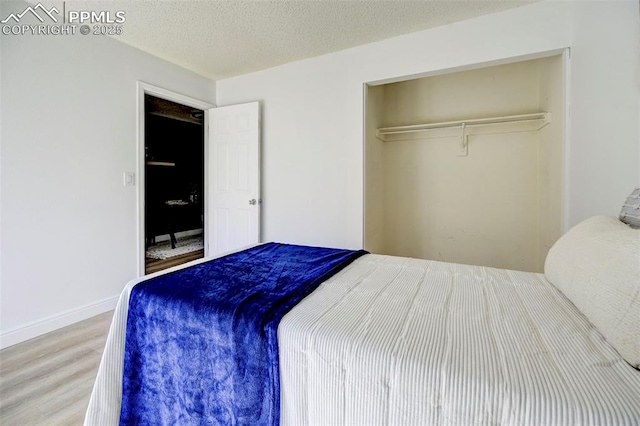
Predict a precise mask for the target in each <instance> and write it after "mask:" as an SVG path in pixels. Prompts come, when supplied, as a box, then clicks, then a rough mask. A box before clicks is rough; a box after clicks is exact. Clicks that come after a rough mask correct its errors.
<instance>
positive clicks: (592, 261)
mask: <svg viewBox="0 0 640 426" xmlns="http://www.w3.org/2000/svg"><path fill="white" fill-rule="evenodd" d="M544 271H545V275H546V277H547V279H548V280H549V281H550V282H551V283H553V285H555V286H556V287H557V288H558V289H559V290H560V291H561V292H562V293H564V295H565V296H566V297H567V298H569V300H571V302H572V303H573V304H574V305H575V306H576V307H577V308H578V309H580V311H582V313H583V314H584V315H585V316H586V317H587V318H588V319H589V321H590V322H591V323H592V324H593V325H594V326H595V327H596V328H597V329H598V330H599V331H600V333H602V335H603V336H604V338H605V339H606V340H607V342H609V344H610V345H611V346H613V347H614V348H615V349H616V350H617V351H618V353H619V354H620V355H621V356H622V357H623V358H624V359H625V360H626V361H627V362H628V363H629V364H631V365H632V366H633V367H635V368H640V229H633V228H631V227H630V226H628V225H626V224H625V223H623V222H621V221H620V220H618V219H617V218H615V217H608V216H595V217H592V218H590V219H587V220H585V221H584V222H582V223H580V224H578V225H576V226H575V227H574V228H572V229H571V230H569V232H567V233H566V234H565V235H563V236H562V237H561V238H560V239H559V240H558V241H557V242H556V244H555V245H554V246H553V247H552V248H551V250H550V251H549V254H548V256H547V260H546V263H545V267H544Z"/></svg>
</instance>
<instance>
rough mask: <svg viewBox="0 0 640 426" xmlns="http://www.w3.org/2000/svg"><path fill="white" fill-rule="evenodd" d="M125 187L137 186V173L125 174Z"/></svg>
mask: <svg viewBox="0 0 640 426" xmlns="http://www.w3.org/2000/svg"><path fill="white" fill-rule="evenodd" d="M124 186H136V173H135V172H124Z"/></svg>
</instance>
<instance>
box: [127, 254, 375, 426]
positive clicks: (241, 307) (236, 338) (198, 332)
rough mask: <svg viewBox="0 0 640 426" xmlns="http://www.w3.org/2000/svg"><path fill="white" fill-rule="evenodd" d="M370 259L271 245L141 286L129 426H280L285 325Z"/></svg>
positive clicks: (131, 325)
mask: <svg viewBox="0 0 640 426" xmlns="http://www.w3.org/2000/svg"><path fill="white" fill-rule="evenodd" d="M365 253H366V252H365V251H362V250H360V251H351V250H338V249H330V248H319V247H304V246H295V245H286V244H278V243H268V244H264V245H261V246H257V247H254V248H251V249H248V250H245V251H242V252H238V253H234V254H231V255H228V256H226V257H222V258H219V259H215V260H212V261H209V262H206V263H201V264H199V265H195V266H192V267H189V268H186V269H182V270H179V271H175V272H173V273H169V274H166V275H162V276H158V277H155V278H152V279H149V280H147V281H143V282H141V283H139V284H137V285H136V286H134V287H133V289H132V291H131V298H130V301H129V314H128V317H127V330H126V341H125V354H124V376H123V389H122V408H121V412H120V424H121V425H278V424H279V421H280V382H279V368H278V341H277V328H278V323H279V322H280V319H281V318H282V317H283V316H284V315H285V314H286V313H287V312H288V311H289V310H291V308H293V307H294V306H295V305H296V304H297V303H298V302H300V301H301V300H302V299H303V298H304V297H306V296H307V295H309V294H310V293H311V292H312V291H313V290H315V288H316V287H318V285H320V284H321V283H322V282H323V281H325V280H327V279H328V278H329V277H331V276H332V275H334V274H335V273H337V272H338V271H340V270H341V269H343V268H344V267H345V266H347V265H348V264H349V263H351V262H352V261H353V260H355V259H356V258H358V257H360V256H362V255H363V254H365Z"/></svg>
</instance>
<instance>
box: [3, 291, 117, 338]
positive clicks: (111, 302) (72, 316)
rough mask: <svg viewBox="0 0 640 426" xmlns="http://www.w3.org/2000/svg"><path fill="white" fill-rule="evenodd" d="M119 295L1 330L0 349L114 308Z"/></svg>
mask: <svg viewBox="0 0 640 426" xmlns="http://www.w3.org/2000/svg"><path fill="white" fill-rule="evenodd" d="M118 298H119V296H113V297H109V298H107V299H104V300H101V301H98V302H95V303H90V304H88V305H84V306H80V307H79V308H74V309H70V310H68V311H65V312H62V313H59V314H56V315H52V316H50V317H47V318H44V319H41V320H38V321H34V322H31V323H28V324H26V325H23V326H20V327H17V328H14V329H12V330H8V331H6V332H2V334H0V349H4V348H7V347H9V346H13V345H15V344H18V343H21V342H25V341H27V340H29V339H33V338H34V337H38V336H41V335H43V334H46V333H49V332H51V331H54V330H58V329H59V328H62V327H66V326H68V325H71V324H73V323H76V322H78V321H82V320H85V319H87V318H91V317H94V316H96V315H100V314H102V313H104V312H107V311H110V310H112V309H115V307H116V304H117V303H118Z"/></svg>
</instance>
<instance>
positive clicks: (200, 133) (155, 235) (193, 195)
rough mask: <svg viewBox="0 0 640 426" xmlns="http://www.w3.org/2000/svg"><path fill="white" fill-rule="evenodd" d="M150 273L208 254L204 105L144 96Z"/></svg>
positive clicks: (145, 210)
mask: <svg viewBox="0 0 640 426" xmlns="http://www.w3.org/2000/svg"><path fill="white" fill-rule="evenodd" d="M144 108H145V120H144V121H145V138H144V174H145V181H144V185H145V188H144V194H145V200H144V201H145V202H144V215H145V274H150V273H153V272H157V271H160V270H163V269H166V268H169V267H172V266H176V265H180V264H182V263H186V262H189V261H192V260H195V259H199V258H202V257H204V202H203V201H204V146H205V132H204V110H202V109H198V108H193V107H190V106H187V105H183V104H180V103H177V102H173V101H170V100H166V99H162V98H160V97H157V96H153V95H150V94H145V95H144Z"/></svg>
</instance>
